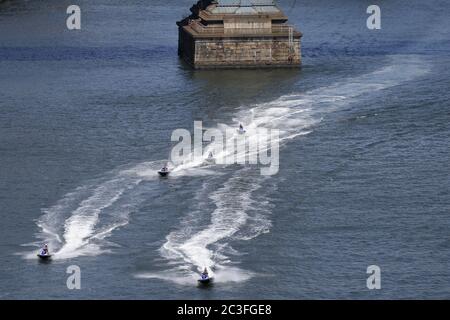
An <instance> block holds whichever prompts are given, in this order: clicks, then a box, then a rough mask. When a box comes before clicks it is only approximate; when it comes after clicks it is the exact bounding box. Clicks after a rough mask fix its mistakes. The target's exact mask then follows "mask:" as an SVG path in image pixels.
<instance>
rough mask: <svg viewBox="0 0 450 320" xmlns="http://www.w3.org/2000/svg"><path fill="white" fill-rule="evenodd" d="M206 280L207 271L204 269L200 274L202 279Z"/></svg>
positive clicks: (207, 276)
mask: <svg viewBox="0 0 450 320" xmlns="http://www.w3.org/2000/svg"><path fill="white" fill-rule="evenodd" d="M208 278H209V275H208V269H207V268H206V267H205V270H203V272H202V279H203V280H205V279H208Z"/></svg>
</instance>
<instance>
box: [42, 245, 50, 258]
mask: <svg viewBox="0 0 450 320" xmlns="http://www.w3.org/2000/svg"><path fill="white" fill-rule="evenodd" d="M41 255H42V256H46V255H48V245H47V244H46V243H45V244H44V247H43V248H42V249H41Z"/></svg>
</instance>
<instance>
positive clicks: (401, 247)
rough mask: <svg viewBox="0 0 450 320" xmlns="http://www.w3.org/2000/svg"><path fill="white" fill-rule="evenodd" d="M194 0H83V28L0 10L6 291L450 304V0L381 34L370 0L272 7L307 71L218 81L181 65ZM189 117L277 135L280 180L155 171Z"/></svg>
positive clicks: (49, 12) (402, 6)
mask: <svg viewBox="0 0 450 320" xmlns="http://www.w3.org/2000/svg"><path fill="white" fill-rule="evenodd" d="M192 3H193V0H183V1H179V0H177V1H173V0H164V1H162V0H161V1H160V0H152V1H138V0H137V1H118V0H94V1H84V0H80V1H77V4H78V5H80V7H81V10H82V29H81V30H80V31H69V30H67V28H66V24H65V19H66V17H67V15H66V12H65V11H66V8H67V6H68V5H70V4H71V3H70V2H69V1H65V0H58V1H56V0H49V1H21V0H17V1H3V2H1V3H0V217H1V218H0V223H1V224H0V249H1V251H2V253H3V254H2V255H1V257H0V270H1V273H0V298H1V299H27V298H31V299H62V298H67V299H93V298H98V299H106V298H114V299H136V298H138V299H177V298H186V299H237V298H247V299H250V298H267V299H306V298H312V299H320V298H326V299H337V298H345V299H348V298H355V299H362V298H364V299H386V298H413V299H418V298H425V299H430V298H449V297H450V275H449V274H448V272H449V270H450V265H449V261H450V240H449V218H448V216H449V214H450V195H449V192H450V190H449V189H450V179H449V169H450V168H449V158H450V151H449V142H450V128H449V127H450V90H449V89H450V54H449V53H450V38H449V32H450V22H449V21H450V20H449V19H448V12H449V9H450V8H449V4H448V2H446V1H438V0H434V1H378V3H377V4H378V5H379V6H380V7H381V10H382V29H381V30H369V29H367V27H366V19H367V17H368V14H367V13H366V9H367V7H368V6H369V5H370V4H372V3H371V2H370V1H356V0H355V1H350V0H348V1H331V0H319V1H317V0H314V1H313V0H304V1H288V0H285V1H279V3H280V5H281V7H282V8H283V9H284V10H285V12H286V14H287V15H288V16H289V17H290V22H291V23H292V24H294V25H296V26H297V27H298V28H299V29H300V30H301V31H302V32H303V33H304V38H303V42H302V45H303V68H302V69H301V70H220V71H193V70H191V69H189V68H188V67H187V66H186V65H184V64H183V63H182V62H181V61H180V60H179V59H178V56H177V28H176V25H175V21H177V20H179V19H180V18H181V17H182V16H183V15H184V14H186V13H187V12H188V9H189V7H190V6H191V5H192ZM196 120H198V121H203V124H204V125H205V126H208V127H213V128H214V127H217V126H218V125H226V126H230V127H233V126H237V125H238V123H239V122H242V123H244V124H245V126H246V127H248V128H256V127H265V128H272V129H280V130H281V133H280V170H279V172H278V174H276V175H274V176H261V175H260V170H259V169H258V168H257V167H255V166H251V165H229V166H219V165H208V166H199V165H194V164H193V165H187V166H186V167H183V168H180V169H179V170H177V171H176V172H174V174H173V175H172V176H170V177H169V178H168V179H159V178H158V176H157V174H156V170H157V169H159V168H160V167H161V166H162V165H163V164H164V163H165V162H166V159H168V158H169V155H170V152H171V148H172V147H173V143H172V142H171V141H170V137H171V134H172V132H173V130H175V129H177V128H185V129H188V130H190V131H192V130H193V125H194V121H196ZM43 242H48V243H49V246H50V250H52V252H54V253H55V256H54V259H53V261H52V262H51V263H40V262H39V261H37V259H36V256H35V254H36V252H37V250H38V248H39V246H40V245H41V244H42V243H43ZM71 265H77V266H79V267H80V269H81V290H68V288H67V286H66V279H67V277H68V276H69V275H68V274H67V273H66V269H67V267H68V266H71ZM369 265H378V266H379V267H380V269H381V289H380V290H369V289H368V288H367V287H366V279H367V277H368V275H367V274H366V270H367V267H368V266H369ZM204 266H208V267H210V268H212V269H213V271H214V275H215V280H216V283H215V285H214V286H213V287H211V288H209V289H208V290H202V289H199V288H197V286H196V277H197V276H198V272H199V271H200V269H201V268H202V267H204Z"/></svg>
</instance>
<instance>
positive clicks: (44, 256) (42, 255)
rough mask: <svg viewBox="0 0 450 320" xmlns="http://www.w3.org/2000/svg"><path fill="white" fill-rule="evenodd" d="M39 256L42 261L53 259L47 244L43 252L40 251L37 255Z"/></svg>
mask: <svg viewBox="0 0 450 320" xmlns="http://www.w3.org/2000/svg"><path fill="white" fill-rule="evenodd" d="M37 256H38V257H39V258H40V259H42V260H48V259H50V258H51V257H52V255H51V254H50V252H49V251H48V247H47V245H46V244H45V245H44V247H43V248H42V249H41V251H39V253H38V254H37Z"/></svg>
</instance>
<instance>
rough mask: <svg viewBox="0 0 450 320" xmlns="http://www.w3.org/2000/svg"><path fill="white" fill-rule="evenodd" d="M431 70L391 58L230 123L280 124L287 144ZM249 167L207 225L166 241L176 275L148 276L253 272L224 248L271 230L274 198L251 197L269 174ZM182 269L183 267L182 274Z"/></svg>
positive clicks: (219, 197)
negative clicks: (345, 108)
mask: <svg viewBox="0 0 450 320" xmlns="http://www.w3.org/2000/svg"><path fill="white" fill-rule="evenodd" d="M428 69H429V68H428V66H427V65H426V63H424V61H423V60H422V59H421V58H420V57H417V56H394V57H390V62H389V65H388V66H386V67H383V68H381V69H379V70H377V71H375V72H371V73H368V74H365V75H362V76H358V77H355V78H352V79H347V80H345V81H343V82H340V83H335V84H333V85H330V86H327V87H322V88H319V89H315V90H312V91H309V92H306V93H302V94H291V95H286V96H282V97H280V98H278V99H276V100H274V101H271V102H268V103H262V104H258V105H255V106H253V107H251V108H250V109H249V108H245V109H244V108H242V110H241V111H240V112H238V113H237V114H236V117H235V118H234V119H233V120H234V124H232V125H230V128H232V127H234V128H236V127H237V126H238V124H239V123H243V124H244V126H245V128H246V130H247V134H248V135H250V136H251V135H252V132H255V131H256V129H257V128H266V129H278V130H280V136H279V139H280V140H279V143H280V144H281V145H283V144H285V143H287V142H288V141H290V140H292V139H295V138H296V137H298V136H301V135H306V134H308V133H310V132H311V131H312V130H313V128H314V126H315V125H317V124H318V123H320V122H321V121H322V119H323V118H324V117H325V116H326V114H328V113H330V112H333V111H336V110H339V109H340V108H342V107H343V106H345V105H348V104H349V103H350V102H351V101H354V100H356V99H357V98H358V97H361V96H364V95H368V94H373V93H375V92H378V91H380V90H383V89H387V88H391V87H393V86H396V85H399V84H401V83H403V82H407V81H410V80H413V79H415V78H416V77H420V76H423V75H425V74H426V73H427V72H428ZM250 138H251V137H250ZM253 138H255V137H253ZM224 156H225V157H226V156H230V155H224ZM247 169H248V168H247ZM247 169H245V170H242V169H241V170H238V171H236V172H235V174H233V176H232V177H231V178H230V179H228V180H227V181H226V182H225V183H224V185H223V187H221V188H219V189H217V190H216V191H214V192H212V193H211V194H210V196H209V199H210V200H211V201H212V203H213V204H214V205H215V207H216V208H215V209H214V210H213V211H212V213H211V215H210V223H209V224H208V225H207V226H206V227H204V228H203V229H201V230H199V231H196V232H192V228H193V226H192V225H186V224H183V225H182V226H181V227H180V229H179V230H177V231H174V232H172V233H170V234H169V235H168V236H167V237H166V242H165V243H164V244H163V245H162V247H161V248H160V251H161V255H162V256H163V257H165V258H166V259H168V260H169V261H171V263H178V264H179V267H178V268H175V269H173V270H172V271H173V274H172V277H171V278H168V277H166V276H161V275H158V274H147V275H144V277H150V278H161V279H166V280H173V281H176V282H179V283H190V282H191V281H192V280H193V279H195V272H194V273H193V271H192V269H195V270H196V272H198V271H200V270H201V269H202V268H204V267H205V266H206V267H208V268H213V269H216V270H217V274H216V275H217V278H221V279H219V280H220V281H240V280H242V279H247V278H249V277H250V276H251V272H245V271H243V270H240V269H237V268H236V267H233V266H230V264H232V262H231V261H230V260H229V259H228V257H227V256H226V255H225V254H223V252H222V249H223V248H226V247H229V242H230V241H232V240H250V239H253V238H255V237H256V236H258V235H259V234H261V233H264V232H267V231H268V230H269V228H270V225H271V222H270V219H269V214H270V203H269V202H268V201H261V200H260V201H258V200H256V199H254V198H252V197H254V196H255V195H256V194H257V192H256V191H257V190H258V189H260V188H261V187H262V186H263V185H264V183H265V181H266V179H265V178H263V177H261V176H259V175H257V173H255V172H254V171H250V170H247ZM267 179H270V178H267ZM272 179H273V178H272ZM271 183H272V184H273V183H275V182H273V181H272V182H271ZM258 196H259V197H261V195H259V194H258ZM251 211H256V212H257V213H256V214H254V216H253V217H252V219H250V218H249V212H251ZM250 221H251V222H252V223H250ZM195 223H196V222H195ZM180 270H182V271H183V272H182V273H180V274H178V275H177V274H176V273H177V271H180ZM183 275H184V278H183ZM219 275H220V277H219ZM238 279H239V280H238Z"/></svg>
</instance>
